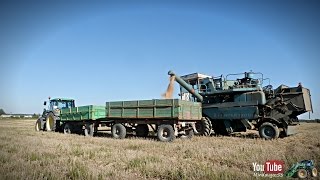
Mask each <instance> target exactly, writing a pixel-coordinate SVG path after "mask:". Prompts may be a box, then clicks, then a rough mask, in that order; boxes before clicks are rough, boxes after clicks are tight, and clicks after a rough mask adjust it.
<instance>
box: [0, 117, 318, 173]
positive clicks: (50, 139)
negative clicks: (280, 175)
mask: <svg viewBox="0 0 320 180" xmlns="http://www.w3.org/2000/svg"><path fill="white" fill-rule="evenodd" d="M34 123H35V120H11V119H9V120H0V164H1V168H0V179H239V178H240V179H253V178H255V177H254V176H253V165H252V163H254V162H257V163H258V164H263V163H264V162H265V161H267V160H283V161H284V162H285V165H286V168H288V166H291V165H292V164H293V163H296V162H297V161H301V160H304V159H312V160H314V161H315V162H316V163H317V164H316V167H317V169H318V170H320V166H319V163H320V162H319V161H320V139H319V137H320V131H319V129H320V123H301V125H300V126H298V132H299V133H298V134H296V135H294V136H290V137H287V138H284V139H277V140H272V141H265V140H262V139H259V138H254V137H252V136H247V137H246V136H240V137H194V138H193V139H191V140H183V139H177V140H176V141H174V142H173V143H163V142H158V141H156V140H155V139H154V138H152V137H151V138H146V139H143V138H135V137H129V138H127V139H124V140H115V139H112V138H109V137H93V138H92V137H91V138H90V137H84V136H81V135H76V134H72V135H64V134H62V133H56V132H43V131H41V132H35V131H34Z"/></svg>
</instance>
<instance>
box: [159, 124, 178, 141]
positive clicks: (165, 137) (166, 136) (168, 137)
mask: <svg viewBox="0 0 320 180" xmlns="http://www.w3.org/2000/svg"><path fill="white" fill-rule="evenodd" d="M157 137H158V139H159V140H160V141H162V142H171V141H173V140H174V139H175V138H176V136H175V134H174V130H173V127H172V126H171V125H169V124H162V125H160V126H159V127H158V130H157Z"/></svg>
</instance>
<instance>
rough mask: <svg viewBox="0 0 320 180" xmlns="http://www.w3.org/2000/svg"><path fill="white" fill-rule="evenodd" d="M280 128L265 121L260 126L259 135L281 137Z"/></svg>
mask: <svg viewBox="0 0 320 180" xmlns="http://www.w3.org/2000/svg"><path fill="white" fill-rule="evenodd" d="M279 134H280V132H279V128H278V126H277V125H275V124H272V123H270V122H265V123H263V124H262V125H261V126H260V127H259V135H260V137H261V138H264V139H277V138H278V137H279Z"/></svg>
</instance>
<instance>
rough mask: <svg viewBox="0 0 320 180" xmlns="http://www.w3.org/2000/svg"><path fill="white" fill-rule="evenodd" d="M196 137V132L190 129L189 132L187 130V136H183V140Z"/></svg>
mask: <svg viewBox="0 0 320 180" xmlns="http://www.w3.org/2000/svg"><path fill="white" fill-rule="evenodd" d="M193 135H194V131H193V129H189V130H186V134H185V135H182V136H181V138H182V139H191V138H192V137H193Z"/></svg>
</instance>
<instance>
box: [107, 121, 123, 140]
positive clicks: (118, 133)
mask: <svg viewBox="0 0 320 180" xmlns="http://www.w3.org/2000/svg"><path fill="white" fill-rule="evenodd" d="M111 132H112V137H113V138H115V139H123V138H125V137H126V134H127V130H126V127H124V125H122V124H120V123H117V124H114V125H113V126H112V129H111Z"/></svg>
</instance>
